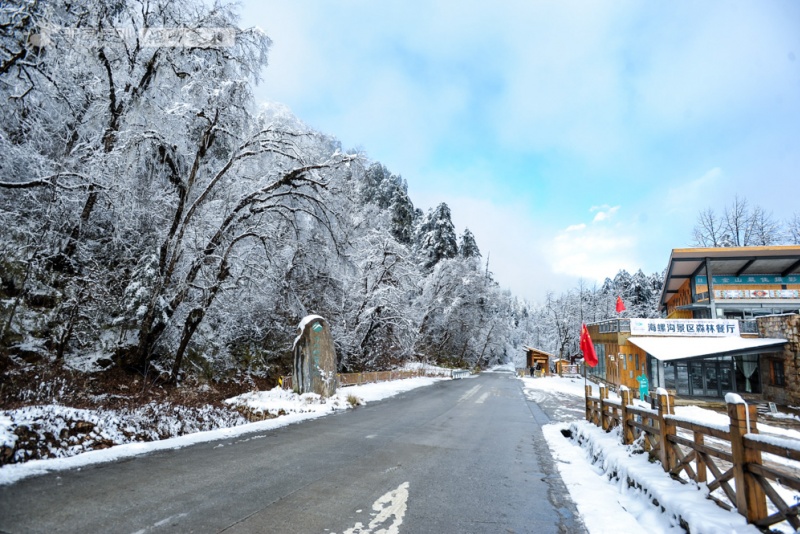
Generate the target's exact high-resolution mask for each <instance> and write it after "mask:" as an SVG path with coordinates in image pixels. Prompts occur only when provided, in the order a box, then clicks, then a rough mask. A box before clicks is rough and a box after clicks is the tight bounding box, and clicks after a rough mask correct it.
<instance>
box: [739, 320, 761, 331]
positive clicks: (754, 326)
mask: <svg viewBox="0 0 800 534" xmlns="http://www.w3.org/2000/svg"><path fill="white" fill-rule="evenodd" d="M739 333H740V334H758V323H757V322H756V321H755V320H754V319H749V320H748V319H745V320H741V319H740V320H739Z"/></svg>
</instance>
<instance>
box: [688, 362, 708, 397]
mask: <svg viewBox="0 0 800 534" xmlns="http://www.w3.org/2000/svg"><path fill="white" fill-rule="evenodd" d="M689 381H690V384H691V385H690V387H691V392H692V395H705V394H706V391H705V388H704V387H703V364H702V363H701V362H691V363H690V364H689Z"/></svg>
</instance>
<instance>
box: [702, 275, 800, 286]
mask: <svg viewBox="0 0 800 534" xmlns="http://www.w3.org/2000/svg"><path fill="white" fill-rule="evenodd" d="M712 280H713V281H714V285H715V286H719V285H737V284H741V285H753V284H800V275H797V274H792V275H789V276H776V275H772V274H751V275H747V276H714V277H713V278H712ZM695 282H696V283H697V285H700V286H707V285H708V277H707V276H697V277H695Z"/></svg>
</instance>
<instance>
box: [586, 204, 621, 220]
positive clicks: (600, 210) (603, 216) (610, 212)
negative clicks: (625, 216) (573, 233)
mask: <svg viewBox="0 0 800 534" xmlns="http://www.w3.org/2000/svg"><path fill="white" fill-rule="evenodd" d="M619 208H620V207H619V206H614V207H610V206H602V207H593V208H592V209H591V210H590V211H597V215H595V216H594V219H593V220H592V222H602V221H605V220H608V219H610V218H611V217H613V216H614V214H615V213H617V212H618V211H619Z"/></svg>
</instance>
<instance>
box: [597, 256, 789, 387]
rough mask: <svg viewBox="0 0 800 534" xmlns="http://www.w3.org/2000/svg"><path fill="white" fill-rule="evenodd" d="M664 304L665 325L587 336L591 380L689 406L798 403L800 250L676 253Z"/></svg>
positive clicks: (615, 325)
mask: <svg viewBox="0 0 800 534" xmlns="http://www.w3.org/2000/svg"><path fill="white" fill-rule="evenodd" d="M659 304H660V309H661V310H662V312H663V313H664V314H665V317H664V318H661V319H638V318H631V319H615V320H612V321H605V322H601V323H596V324H593V325H589V326H588V328H589V334H590V336H591V337H592V340H593V342H594V344H595V348H596V350H597V354H598V359H599V364H598V366H597V367H595V368H594V369H590V374H594V375H595V376H597V377H598V378H600V379H601V380H604V381H605V382H607V383H609V384H611V385H625V386H628V387H629V388H631V389H634V390H635V389H637V388H638V384H639V380H637V379H641V377H642V376H643V375H644V376H646V377H647V380H648V381H649V384H650V388H651V389H653V388H655V387H664V388H667V389H671V390H674V391H675V392H676V393H677V394H678V395H684V396H686V395H688V396H703V397H721V396H724V395H725V394H726V393H728V392H731V391H733V392H738V393H752V394H760V395H762V396H764V397H765V398H767V399H772V398H775V399H776V400H780V401H784V400H788V399H792V398H794V397H795V393H793V392H794V391H796V384H797V382H798V377H797V372H796V369H797V355H798V353H797V350H798V348H797V343H796V336H797V332H796V330H797V324H798V321H797V314H798V313H800V247H797V246H789V247H784V246H781V247H739V248H711V249H709V248H699V249H698V248H693V249H675V250H673V251H672V254H671V255H670V259H669V263H668V265H667V269H666V274H665V279H664V289H663V291H662V294H661V299H660V303H659ZM787 369H788V371H790V372H787Z"/></svg>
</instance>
